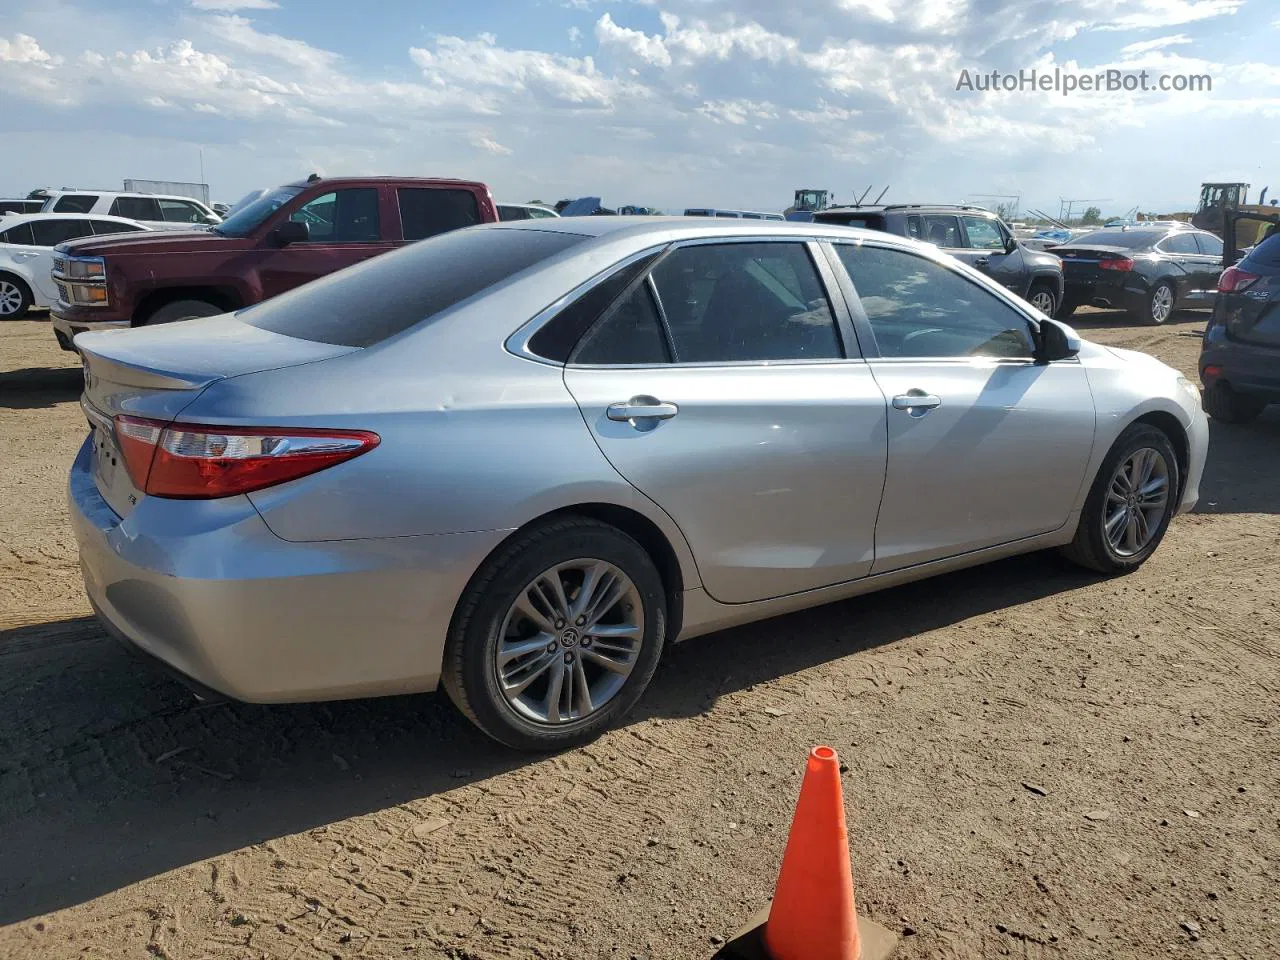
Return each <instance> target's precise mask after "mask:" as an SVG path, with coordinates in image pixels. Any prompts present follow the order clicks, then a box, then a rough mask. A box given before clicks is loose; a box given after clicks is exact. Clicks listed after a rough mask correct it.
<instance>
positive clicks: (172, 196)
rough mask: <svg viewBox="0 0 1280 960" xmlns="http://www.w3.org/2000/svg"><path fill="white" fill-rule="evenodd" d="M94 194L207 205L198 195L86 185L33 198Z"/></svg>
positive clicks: (42, 200)
mask: <svg viewBox="0 0 1280 960" xmlns="http://www.w3.org/2000/svg"><path fill="white" fill-rule="evenodd" d="M86 194H92V195H93V196H95V197H154V198H155V199H157V200H190V201H191V202H192V203H198V204H200V205H201V206H205V205H206V204H205V202H204V201H203V200H201V199H199V198H198V197H188V196H186V195H184V194H181V193H144V192H142V191H139V190H98V189H96V188H94V187H84V188H83V189H80V190H48V191H46V192H45V193H43V194H41V195H40V196H38V197H32V198H31V199H33V200H39V201H40V202H41V203H44V202H45V201H47V200H52V199H54V198H56V197H67V196H82V195H86Z"/></svg>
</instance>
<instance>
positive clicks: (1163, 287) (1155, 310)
mask: <svg viewBox="0 0 1280 960" xmlns="http://www.w3.org/2000/svg"><path fill="white" fill-rule="evenodd" d="M1176 300H1177V291H1175V290H1174V288H1173V284H1172V283H1170V282H1169V281H1168V280H1161V281H1160V282H1159V283H1157V284H1156V285H1155V286H1154V287H1152V288H1151V292H1150V293H1149V294H1147V303H1146V308H1145V312H1144V313H1143V315H1142V316H1141V317H1140V318H1139V319H1140V320H1142V322H1143V323H1147V324H1150V325H1151V326H1153V327H1156V326H1160V325H1161V324H1163V323H1168V322H1169V320H1171V319H1172V318H1173V307H1174V303H1175V301H1176Z"/></svg>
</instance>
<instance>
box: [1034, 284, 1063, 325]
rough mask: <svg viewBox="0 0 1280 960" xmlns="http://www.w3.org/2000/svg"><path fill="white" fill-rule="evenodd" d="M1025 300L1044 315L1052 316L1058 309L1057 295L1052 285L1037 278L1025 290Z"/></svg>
mask: <svg viewBox="0 0 1280 960" xmlns="http://www.w3.org/2000/svg"><path fill="white" fill-rule="evenodd" d="M1027 302H1028V303H1030V304H1031V305H1032V306H1033V307H1035V308H1036V309H1037V310H1039V311H1040V312H1041V313H1043V314H1044V315H1045V316H1046V317H1052V316H1053V315H1054V313H1055V311H1056V310H1057V309H1058V295H1057V293H1055V292H1054V289H1053V287H1052V285H1050V284H1047V283H1045V282H1043V281H1040V280H1037V281H1036V282H1035V283H1033V284H1032V285H1031V289H1030V290H1028V291H1027Z"/></svg>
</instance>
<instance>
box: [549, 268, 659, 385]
mask: <svg viewBox="0 0 1280 960" xmlns="http://www.w3.org/2000/svg"><path fill="white" fill-rule="evenodd" d="M658 256H659V254H658V253H651V254H649V255H648V256H645V257H641V258H640V259H639V260H637V261H635V262H634V263H630V264H628V265H627V266H625V267H621V268H619V269H617V270H615V271H614V272H613V273H612V274H610V275H609V276H607V277H605V278H603V279H602V280H600V281H598V282H596V283H593V284H592V285H591V286H590V287H589V288H588V289H587V290H586V292H584V293H583V294H582V295H581V296H580V297H578V298H577V299H576V300H574V301H573V302H572V303H570V304H569V305H568V306H566V307H565V308H564V309H563V310H561V311H560V312H559V313H557V314H556V315H555V316H554V317H552V318H551V319H550V320H548V321H547V322H546V323H545V324H543V326H542V327H541V329H539V330H538V332H537V333H535V334H534V335H533V336H532V337H530V338H529V350H530V352H531V353H535V354H537V355H538V356H540V357H544V358H545V359H547V360H554V361H556V362H557V363H565V362H567V361H568V359H569V356H570V354H572V353H573V348H574V347H575V346H577V344H578V341H580V340H581V339H582V337H583V335H584V334H585V333H586V332H587V331H588V330H589V329H591V325H592V324H593V323H595V322H596V320H598V319H599V318H600V316H601V315H602V314H603V313H604V312H605V311H606V310H608V309H609V306H610V305H611V304H612V303H613V302H614V301H615V300H617V299H618V297H619V296H621V295H622V293H623V291H625V290H626V289H627V287H629V286H630V285H631V283H632V281H634V280H635V279H636V278H637V277H641V276H644V274H645V273H647V272H648V270H649V267H650V266H651V265H652V264H653V261H654V260H656V259H657V258H658Z"/></svg>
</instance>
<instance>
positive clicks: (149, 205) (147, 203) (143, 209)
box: [107, 197, 160, 220]
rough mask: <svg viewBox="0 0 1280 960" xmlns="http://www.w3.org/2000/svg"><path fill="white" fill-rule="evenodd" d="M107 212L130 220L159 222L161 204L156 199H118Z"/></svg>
mask: <svg viewBox="0 0 1280 960" xmlns="http://www.w3.org/2000/svg"><path fill="white" fill-rule="evenodd" d="M107 212H108V213H109V214H111V215H112V216H113V217H126V218H128V219H129V220H159V219H160V204H158V203H156V199H155V197H116V199H115V201H114V202H112V204H111V209H110V210H108V211H107Z"/></svg>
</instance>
